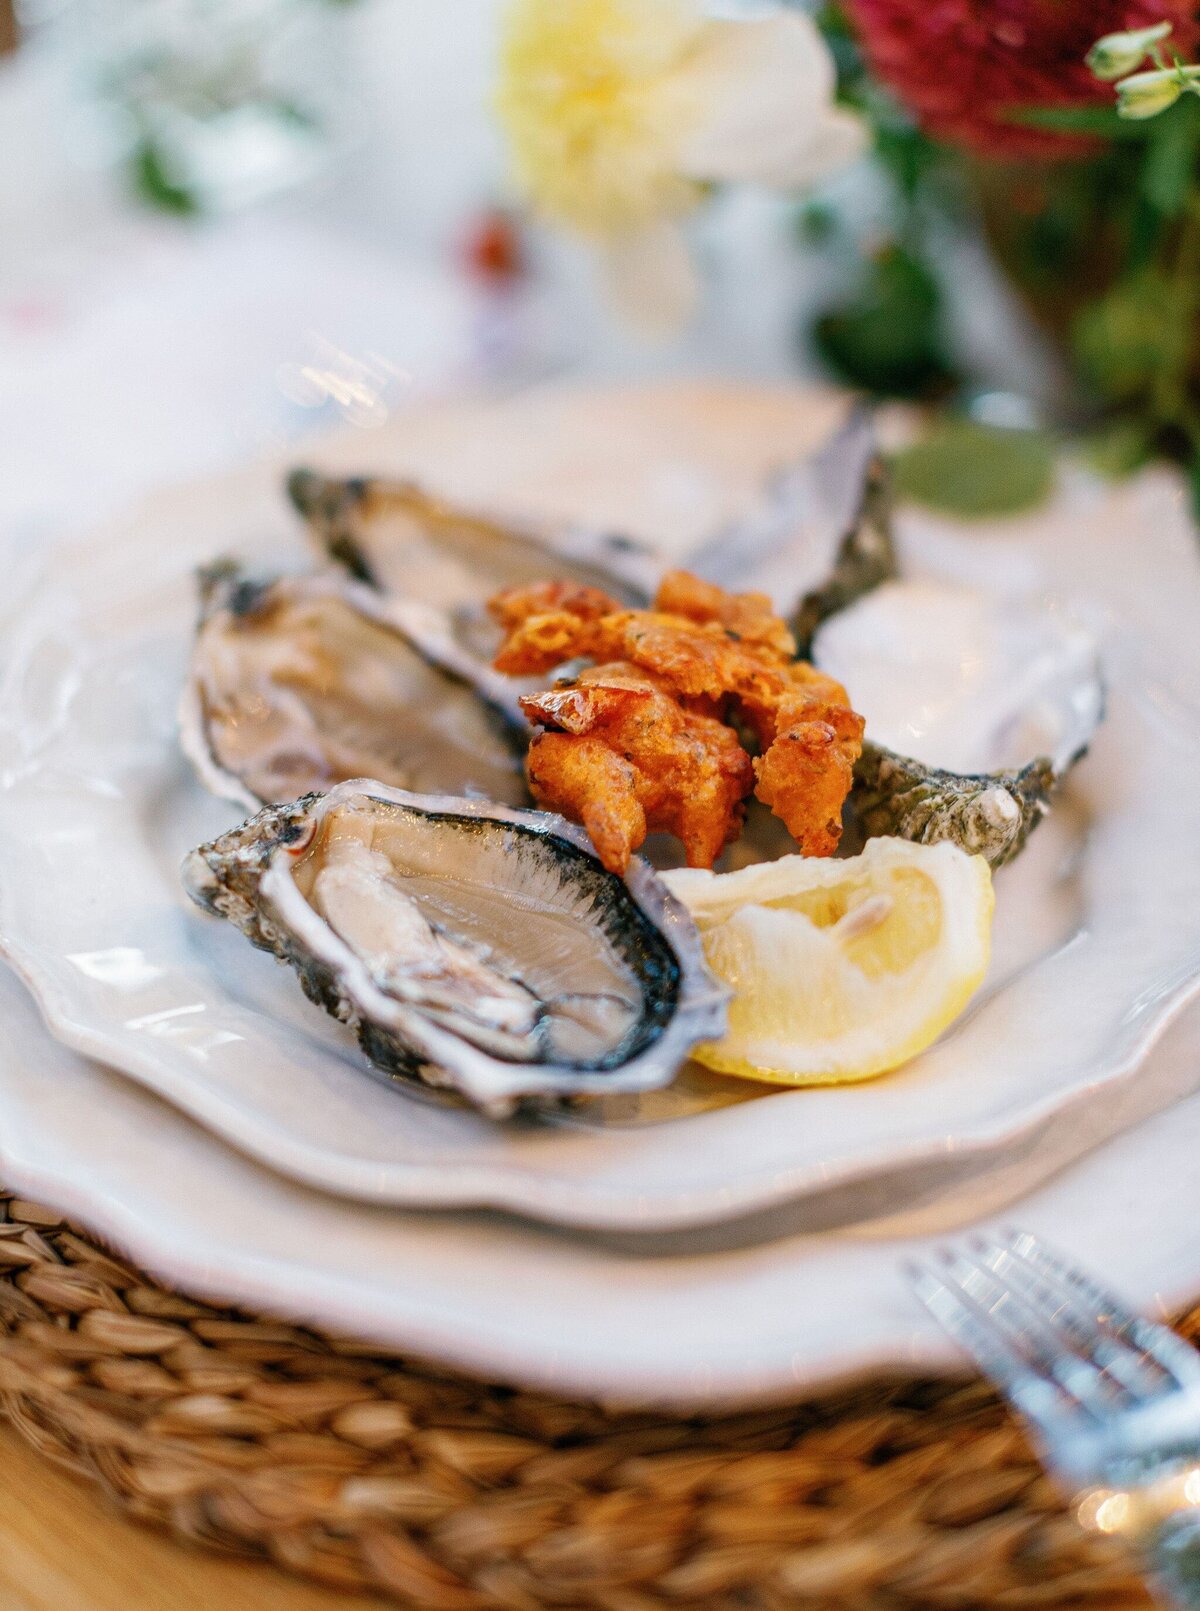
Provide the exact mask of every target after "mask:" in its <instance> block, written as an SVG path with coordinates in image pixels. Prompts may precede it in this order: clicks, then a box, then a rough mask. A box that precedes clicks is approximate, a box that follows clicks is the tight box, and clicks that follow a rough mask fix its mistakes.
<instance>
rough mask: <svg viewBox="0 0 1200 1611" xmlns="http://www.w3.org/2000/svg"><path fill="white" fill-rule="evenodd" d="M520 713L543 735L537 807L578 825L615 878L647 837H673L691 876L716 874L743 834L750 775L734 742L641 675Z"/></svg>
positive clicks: (621, 671) (599, 679)
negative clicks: (703, 871) (696, 871)
mask: <svg viewBox="0 0 1200 1611" xmlns="http://www.w3.org/2000/svg"><path fill="white" fill-rule="evenodd" d="M521 706H522V709H523V710H524V711H525V714H526V715H527V716H528V717H529V719H530V720H531V721H533V722H536V723H538V724H540V726H541V727H543V728H544V729H545V731H542V732H539V733H537V734H535V735H534V738H533V740H532V742H531V744H530V746H529V754H528V756H527V758H526V763H525V765H526V773H527V776H528V778H529V787H530V790H531V791H532V793H533V797H534V799H535V800H536V801H537V802H538V804H539V805H542V806H545V807H546V808H547V809H549V810H553V811H560V812H562V814H563V815H564V816H566V817H570V818H571V819H572V820H573V821H575V822H580V823H582V824H583V826H584V827H585V828H586V829H587V832H588V835H589V837H590V839H591V841H592V844H593V845H594V847H595V850H596V854H597V855H598V856H599V857H600V860H601V861H602V862H603V863H604V865H605V867H607V868H608V870H609V871H610V872H613V873H623V872H624V871H625V869H626V868H627V867H628V865H629V858H630V856H631V855H632V854H633V852H634V851H635V850H637V849H639V847H640V846H641V845H642V843H643V841H644V840H645V838H646V835H647V834H648V833H653V832H655V831H658V830H661V831H663V832H666V833H670V834H674V835H675V837H676V838H677V839H679V840H680V841H681V842H682V844H683V847H684V851H685V852H686V855H687V860H688V865H689V866H690V867H711V866H712V864H713V862H714V861H715V860H716V858H717V857H718V856H719V855H720V853H721V851H722V850H723V849H724V847H725V845H726V844H728V843H729V842H730V840H733V839H736V838H737V836H738V834H739V833H740V832H741V826H742V819H743V816H744V814H745V806H744V804H743V802H744V800H745V798H746V796H747V795H748V794H749V793H750V790H751V789H752V787H753V785H754V770H753V765H752V763H751V760H750V757H749V756H748V755H747V754H746V752H745V750H744V749H743V748H742V747H741V745H740V744H739V743H738V740H737V735H736V734H735V733H734V732H733V730H732V729H731V728H729V727H726V725H725V724H724V723H723V722H721V721H718V720H717V719H716V718H715V717H712V716H708V715H704V714H702V713H699V712H697V711H693V710H685V709H684V708H683V706H682V705H681V704H680V703H679V701H678V700H677V699H674V698H672V696H671V693H670V691H669V690H668V689H667V688H665V687H664V686H663V684H662V683H661V682H660V681H659V680H658V679H657V678H655V677H653V676H650V675H647V673H646V672H645V671H643V670H641V669H640V668H639V667H637V666H634V665H629V664H623V663H620V662H617V663H615V664H612V665H604V666H596V667H593V668H592V669H591V670H589V671H585V672H583V673H582V674H581V675H580V676H579V677H578V678H576V679H574V680H573V681H571V682H569V683H567V684H564V685H562V686H560V687H558V688H553V689H550V690H549V691H547V692H546V693H540V694H533V695H529V696H527V697H525V698H523V699H522V700H521Z"/></svg>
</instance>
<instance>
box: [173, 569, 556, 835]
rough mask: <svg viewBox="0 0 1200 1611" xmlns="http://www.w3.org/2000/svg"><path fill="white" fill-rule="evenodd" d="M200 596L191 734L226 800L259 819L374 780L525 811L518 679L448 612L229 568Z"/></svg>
mask: <svg viewBox="0 0 1200 1611" xmlns="http://www.w3.org/2000/svg"><path fill="white" fill-rule="evenodd" d="M201 596H202V602H201V617H200V626H199V630H198V632H197V636H196V642H195V646H194V649H193V652H192V660H191V666H190V670H189V674H188V679H187V684H186V687H185V691H184V696H183V701H182V705H181V708H180V733H181V740H182V743H183V747H184V750H185V751H186V753H187V754H188V756H189V757H190V759H191V760H192V762H193V764H194V765H195V767H196V770H197V772H198V773H199V774H200V777H201V778H202V780H203V781H204V783H205V784H206V785H207V786H208V787H209V788H210V789H212V790H213V792H214V793H216V794H220V795H222V796H224V797H225V798H227V799H231V800H236V801H238V802H239V803H240V804H242V805H244V806H246V807H248V808H249V809H251V810H253V809H255V808H257V807H258V806H259V805H262V804H264V803H266V802H268V801H275V800H293V799H295V798H296V797H297V796H298V795H301V794H307V793H309V792H311V791H312V790H314V789H323V788H328V787H329V786H330V784H333V783H338V782H341V781H342V780H343V779H346V778H354V777H362V776H363V775H364V774H369V775H370V776H372V777H378V778H379V779H381V780H382V781H383V782H385V783H389V784H393V785H395V786H397V787H401V788H410V789H417V790H422V791H424V790H428V791H430V792H433V793H438V794H444V793H447V792H451V793H454V794H462V793H468V792H471V791H476V792H478V793H480V794H482V795H484V796H485V797H487V798H488V799H494V800H498V801H500V802H502V803H505V804H509V805H523V804H525V803H527V801H528V794H527V791H526V787H525V781H524V773H523V770H522V762H523V757H524V742H523V736H522V735H523V726H524V724H523V723H521V724H518V722H517V721H516V719H515V718H514V716H513V715H512V710H513V706H512V696H511V693H510V691H509V690H508V689H507V687H506V686H505V683H506V679H504V678H501V677H499V676H497V675H495V674H494V673H490V672H488V671H487V670H486V669H485V668H483V667H481V666H480V665H479V664H478V663H477V662H475V661H474V660H473V659H472V658H471V657H470V656H468V655H466V654H465V653H464V652H463V651H462V650H461V649H459V648H457V647H456V645H455V644H454V643H453V642H452V641H450V640H449V637H448V634H447V633H446V632H445V630H444V629H443V628H440V627H439V622H438V619H437V618H436V616H435V617H433V618H432V619H429V618H427V612H424V611H422V610H421V608H420V607H419V606H416V605H402V604H399V603H397V604H392V603H389V602H388V601H386V600H384V599H382V598H380V596H379V595H377V594H375V593H374V592H372V591H371V589H370V588H365V587H361V586H358V585H356V584H354V583H348V582H343V581H341V580H340V579H339V578H337V577H334V576H328V575H325V576H289V577H280V578H277V579H275V580H272V581H256V580H253V579H251V578H249V577H247V576H246V575H245V574H244V573H243V572H242V571H241V570H240V568H239V567H238V566H237V565H236V564H234V563H232V562H230V561H224V562H222V563H220V564H218V565H215V566H213V567H211V568H210V569H209V570H207V571H206V572H204V573H203V575H202V577H201ZM481 696H482V697H481Z"/></svg>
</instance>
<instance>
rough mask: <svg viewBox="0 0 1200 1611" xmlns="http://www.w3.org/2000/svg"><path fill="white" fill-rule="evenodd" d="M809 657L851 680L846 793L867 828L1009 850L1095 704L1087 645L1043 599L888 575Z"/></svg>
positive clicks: (1083, 633)
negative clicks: (1035, 604) (863, 724)
mask: <svg viewBox="0 0 1200 1611" xmlns="http://www.w3.org/2000/svg"><path fill="white" fill-rule="evenodd" d="M814 660H815V663H816V664H817V665H818V666H820V667H821V669H822V670H823V671H827V672H829V674H830V675H831V676H834V677H838V678H846V679H848V680H850V682H851V686H852V687H853V690H854V699H855V704H856V706H857V708H858V709H859V710H860V711H861V712H862V714H863V715H864V716H865V717H866V721H867V736H868V742H867V743H866V744H864V746H863V753H862V756H861V758H860V760H859V762H858V765H857V767H856V769H855V787H854V791H853V793H852V796H851V805H852V809H853V812H854V815H855V816H856V818H857V821H858V823H859V826H860V828H861V829H862V830H863V832H865V833H866V834H867V835H868V836H873V835H876V834H896V835H898V836H899V837H901V838H905V839H919V840H923V841H925V842H933V841H935V840H939V839H951V840H953V841H954V842H955V843H957V844H959V845H961V846H962V847H963V849H965V850H969V851H971V852H973V853H976V854H979V855H983V856H985V857H986V858H987V860H988V861H989V862H990V863H991V864H992V866H994V867H995V866H1000V865H1002V864H1003V863H1004V862H1006V861H1008V860H1011V858H1012V857H1013V856H1014V855H1016V853H1017V852H1018V851H1019V850H1020V849H1021V847H1022V846H1023V845H1024V843H1025V841H1026V839H1027V838H1028V837H1029V834H1030V833H1031V832H1032V830H1033V829H1034V828H1035V827H1036V826H1037V824H1038V822H1040V821H1041V819H1042V817H1043V816H1044V815H1045V814H1046V812H1047V811H1048V809H1049V806H1050V800H1051V797H1052V795H1053V793H1054V791H1055V789H1056V788H1057V787H1058V786H1059V784H1060V783H1061V781H1062V779H1063V778H1064V777H1065V776H1066V774H1067V773H1068V772H1069V771H1070V769H1071V767H1072V766H1073V765H1074V764H1075V762H1076V761H1077V760H1078V759H1079V758H1080V757H1081V756H1082V755H1083V753H1084V752H1085V751H1086V749H1087V746H1088V742H1089V740H1090V738H1091V735H1092V733H1093V731H1094V730H1095V728H1096V726H1097V724H1098V723H1099V721H1100V719H1101V717H1102V715H1103V709H1104V689H1103V680H1102V677H1101V673H1100V666H1099V657H1098V651H1097V645H1096V641H1095V639H1094V637H1093V636H1092V634H1091V633H1090V632H1089V631H1087V630H1086V629H1085V628H1084V627H1082V626H1079V625H1076V624H1074V623H1072V622H1070V621H1067V620H1064V619H1060V618H1059V617H1058V616H1057V615H1055V614H1053V613H1051V612H1050V611H1049V610H1043V609H1036V608H1032V607H1030V606H1027V605H1025V604H1023V603H1021V602H1019V601H1016V600H1011V599H996V598H994V597H992V596H991V595H986V594H982V593H978V592H976V591H975V590H974V589H972V588H967V587H960V586H955V585H952V584H948V583H935V582H926V581H912V582H897V581H892V582H888V583H887V584H886V585H884V586H881V587H879V588H878V589H877V590H876V591H874V592H873V593H872V594H871V595H870V596H869V597H866V598H863V599H861V600H859V601H858V602H857V603H855V604H854V605H852V606H851V607H849V608H848V609H846V610H843V611H841V612H840V613H838V614H837V615H835V616H832V617H830V618H829V619H828V620H827V621H826V622H825V623H824V624H823V625H822V626H821V628H820V629H819V631H818V632H817V634H816V637H815V640H814Z"/></svg>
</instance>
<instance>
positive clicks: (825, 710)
mask: <svg viewBox="0 0 1200 1611" xmlns="http://www.w3.org/2000/svg"><path fill="white" fill-rule="evenodd" d="M490 609H491V611H492V614H493V616H494V617H495V619H496V620H497V621H498V622H499V623H500V625H501V626H502V627H503V628H504V629H505V632H506V634H507V636H506V638H505V641H504V644H503V645H502V647H501V649H500V652H499V654H498V655H497V657H496V668H497V670H499V671H504V672H508V673H512V674H536V673H538V672H544V671H549V670H551V669H552V668H553V667H555V666H558V665H562V664H563V663H564V661H567V660H575V659H588V660H592V661H596V662H599V664H598V665H597V666H595V667H594V668H593V669H592V670H590V671H587V672H585V673H583V675H582V676H580V677H579V678H576V679H575V680H574V681H572V682H571V683H569V684H566V685H561V686H559V687H558V688H556V689H552V690H550V691H549V692H547V693H543V694H536V695H533V696H531V697H529V698H527V699H523V700H522V701H521V704H522V706H523V708H524V709H525V712H526V714H527V715H528V716H529V717H530V719H531V720H532V721H534V722H536V723H539V724H540V725H541V726H543V727H544V728H547V729H549V731H547V732H544V733H540V734H538V735H537V736H536V737H535V738H534V740H533V743H532V745H531V747H530V751H529V758H528V765H527V770H528V773H529V779H530V786H531V788H532V789H533V792H534V795H535V798H537V800H538V801H539V802H540V803H541V804H543V805H547V806H553V807H554V808H555V809H557V810H560V811H562V812H563V813H564V814H565V815H567V816H569V817H572V818H574V819H575V820H576V821H580V822H582V823H583V824H584V825H585V827H587V829H588V832H589V834H590V835H591V838H592V842H593V844H594V845H595V846H596V849H597V852H598V854H599V855H600V858H601V860H602V861H603V862H604V864H605V866H607V867H610V868H612V869H613V870H615V871H617V870H619V871H623V870H624V868H625V866H626V865H627V864H628V860H629V856H630V854H631V853H632V851H633V850H636V849H637V847H638V846H639V845H640V844H641V843H642V841H643V839H644V838H645V836H646V833H647V832H650V831H653V830H654V829H658V828H661V829H665V830H667V831H668V832H671V833H674V834H676V835H677V837H678V838H680V839H681V840H682V841H683V843H684V845H685V848H686V850H687V855H688V861H689V863H690V865H692V866H702V867H710V866H711V865H712V863H713V861H714V860H715V858H716V856H717V855H719V854H720V851H721V850H722V848H723V847H724V845H725V844H726V843H727V842H728V841H729V839H730V838H731V837H736V834H737V832H738V830H739V827H740V823H741V819H742V814H743V810H744V808H743V806H742V801H743V800H744V798H745V795H746V794H747V793H748V792H749V790H750V788H751V786H752V785H753V784H754V777H755V775H757V786H756V792H757V794H758V796H759V798H760V799H761V800H763V801H764V803H765V804H767V805H769V806H770V807H771V809H772V810H773V811H774V812H775V814H776V815H777V816H778V817H780V818H782V820H783V821H784V822H785V823H786V825H787V827H788V829H789V831H790V832H791V834H792V835H793V837H794V838H795V839H796V841H797V843H798V844H799V845H800V847H801V849H802V850H803V851H804V852H805V854H807V855H816V856H827V855H831V854H832V852H833V851H834V850H835V849H836V847H837V843H838V839H839V837H840V834H841V808H842V803H843V801H844V799H845V797H846V794H847V793H848V791H849V788H850V784H851V781H852V775H853V768H854V762H855V760H856V759H857V757H858V754H859V751H860V750H861V747H862V728H863V724H862V719H861V718H860V717H859V716H857V715H856V714H855V713H854V711H853V710H851V708H850V704H849V700H848V698H847V695H846V691H845V689H844V688H843V687H842V686H841V684H840V683H837V682H835V681H834V680H833V679H832V678H831V677H826V676H824V675H823V674H822V673H821V672H818V671H815V670H814V669H813V668H812V667H811V666H809V665H806V664H805V663H803V662H802V661H798V660H796V659H795V658H794V655H795V642H794V640H793V638H792V635H791V633H790V632H789V631H788V629H787V627H786V626H785V624H784V623H783V622H782V621H781V620H780V619H779V618H778V616H776V615H775V614H774V613H773V612H772V610H771V607H770V601H769V600H768V599H767V598H766V596H765V595H764V594H760V593H741V594H729V593H725V592H724V591H723V590H722V589H721V588H718V587H714V586H713V585H712V584H711V583H709V582H704V581H702V580H701V579H700V578H699V577H695V576H690V575H688V573H687V572H686V571H671V572H668V574H667V575H666V576H665V577H664V578H663V582H662V585H661V587H660V588H659V591H658V596H657V598H656V600H655V607H654V609H652V610H628V609H624V608H622V607H621V606H620V605H619V604H618V603H617V602H616V601H615V600H613V599H610V598H608V597H607V595H605V594H604V593H602V592H600V591H598V590H597V589H595V588H587V587H577V586H574V585H572V584H568V583H555V582H543V583H538V584H535V585H534V586H531V587H524V588H512V589H509V590H508V591H507V592H504V593H501V594H499V595H498V596H497V597H496V598H495V599H493V600H492V602H491V605H490ZM734 719H736V720H737V721H739V722H740V723H742V724H743V727H744V729H746V730H749V731H751V732H752V733H753V734H754V735H755V736H756V737H757V739H758V743H759V747H760V749H761V751H762V754H761V756H760V758H759V759H758V760H757V761H755V762H754V763H753V767H752V765H751V761H750V757H749V756H748V755H747V753H746V752H745V750H744V749H743V748H742V746H741V744H740V741H739V740H738V738H737V735H736V734H735V732H734V731H733V729H732V728H731V727H730V726H728V725H726V722H727V721H728V720H734Z"/></svg>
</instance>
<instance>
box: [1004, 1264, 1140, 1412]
mask: <svg viewBox="0 0 1200 1611" xmlns="http://www.w3.org/2000/svg"><path fill="white" fill-rule="evenodd" d="M976 1247H978V1249H979V1250H981V1252H986V1257H987V1263H989V1266H991V1268H992V1269H994V1271H995V1274H997V1278H999V1279H1002V1281H1003V1282H1007V1284H1008V1286H1010V1287H1012V1289H1013V1292H1016V1294H1018V1295H1020V1298H1021V1300H1023V1302H1024V1303H1028V1305H1029V1307H1031V1308H1034V1310H1036V1311H1037V1313H1039V1315H1041V1316H1042V1318H1044V1319H1045V1321H1047V1323H1049V1324H1050V1326H1052V1327H1053V1329H1055V1334H1057V1337H1058V1347H1060V1348H1061V1350H1070V1352H1073V1353H1076V1355H1079V1356H1081V1358H1084V1360H1087V1361H1089V1363H1090V1365H1094V1366H1095V1368H1097V1369H1099V1371H1102V1373H1103V1381H1102V1382H1100V1384H1097V1385H1099V1387H1100V1390H1103V1387H1105V1384H1107V1387H1108V1397H1111V1392H1113V1390H1116V1392H1121V1394H1124V1397H1126V1400H1128V1402H1129V1403H1131V1405H1137V1403H1145V1402H1147V1400H1148V1398H1153V1397H1155V1395H1157V1394H1160V1392H1161V1390H1163V1389H1165V1385H1166V1382H1165V1379H1163V1374H1161V1371H1160V1369H1158V1368H1157V1366H1155V1365H1153V1363H1150V1361H1148V1360H1147V1358H1145V1355H1144V1353H1142V1352H1140V1350H1137V1348H1136V1347H1132V1344H1129V1342H1128V1340H1124V1339H1121V1337H1115V1336H1111V1334H1108V1332H1103V1331H1100V1329H1099V1327H1097V1324H1095V1316H1094V1313H1092V1311H1090V1310H1089V1308H1087V1305H1084V1303H1082V1302H1081V1300H1079V1297H1078V1295H1076V1294H1074V1292H1073V1289H1071V1287H1068V1286H1065V1284H1063V1282H1060V1281H1057V1279H1053V1278H1052V1276H1047V1271H1044V1269H1042V1268H1041V1266H1037V1265H1034V1263H1031V1261H1029V1260H1028V1258H1024V1257H1023V1255H1021V1252H1020V1250H1018V1249H1015V1247H1010V1245H1008V1244H1007V1242H1005V1240H1003V1239H1002V1237H991V1239H979V1240H978V1242H976ZM1107 1408H1111V1405H1107Z"/></svg>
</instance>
